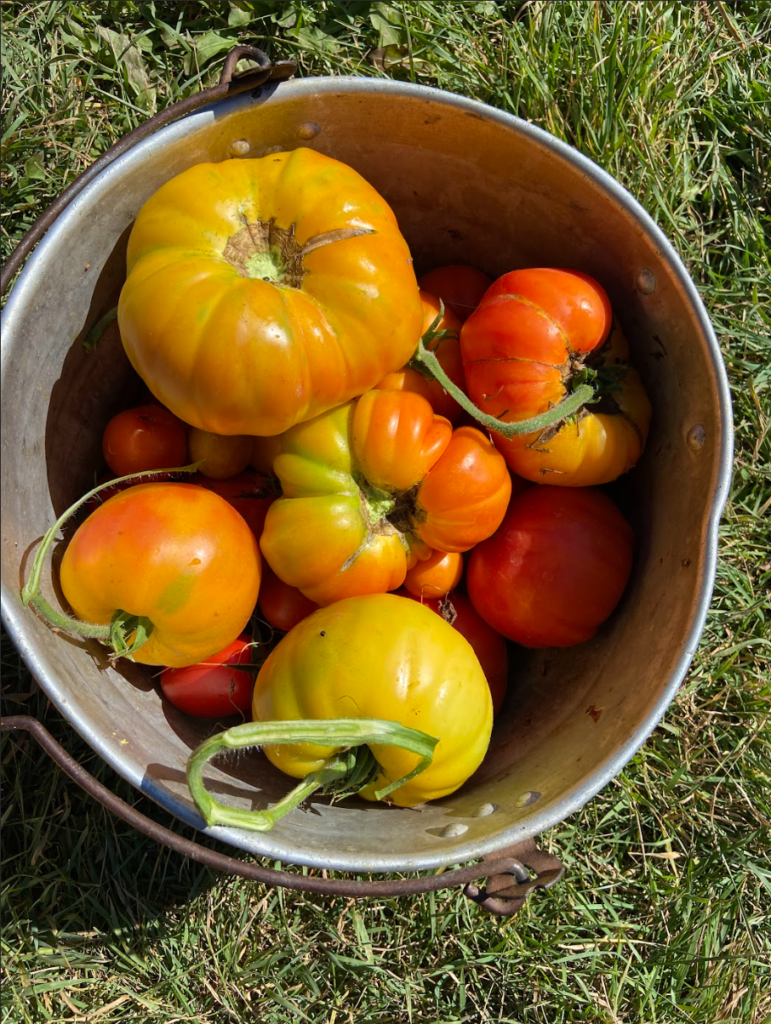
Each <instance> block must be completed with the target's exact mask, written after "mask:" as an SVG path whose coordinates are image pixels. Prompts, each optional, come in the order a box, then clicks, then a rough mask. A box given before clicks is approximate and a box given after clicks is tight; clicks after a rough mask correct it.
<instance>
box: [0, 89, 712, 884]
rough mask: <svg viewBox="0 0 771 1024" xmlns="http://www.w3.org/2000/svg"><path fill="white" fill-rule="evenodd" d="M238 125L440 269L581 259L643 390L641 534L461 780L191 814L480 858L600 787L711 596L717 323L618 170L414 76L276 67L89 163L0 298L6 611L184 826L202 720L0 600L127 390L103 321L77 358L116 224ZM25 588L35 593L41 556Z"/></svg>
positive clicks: (320, 845)
mask: <svg viewBox="0 0 771 1024" xmlns="http://www.w3.org/2000/svg"><path fill="white" fill-rule="evenodd" d="M244 140H245V142H246V143H248V146H249V149H248V152H247V153H246V155H247V156H261V155H264V154H265V153H266V152H269V151H270V150H272V149H276V148H278V149H289V148H294V147H296V146H297V145H308V146H312V147H313V148H316V149H319V150H320V151H322V152H324V153H327V154H328V155H330V156H334V157H336V158H337V159H340V160H342V161H344V162H346V163H348V164H350V165H352V166H353V167H354V168H356V169H357V170H358V171H360V172H361V173H362V174H363V175H364V177H366V178H367V179H368V180H369V181H370V182H371V183H372V184H373V185H374V186H375V187H376V188H377V189H378V190H379V191H380V192H381V193H382V194H383V195H384V197H385V198H386V200H387V201H388V202H389V203H390V204H391V205H392V207H393V209H394V211H395V213H396V215H397V218H398V221H399V224H400V227H401V229H402V232H403V234H404V235H405V237H406V239H407V241H408V243H409V245H410V248H411V251H412V254H413V258H414V261H415V267H416V270H417V272H418V274H420V273H422V272H424V271H426V270H429V269H431V268H432V267H434V266H439V265H443V264H447V263H456V262H457V263H467V264H471V265H474V266H477V267H479V268H481V269H483V270H485V271H486V272H487V273H489V274H490V275H491V276H493V277H496V276H498V275H499V274H501V273H503V272H505V271H508V270H512V269H515V268H518V267H524V266H537V265H541V266H562V267H569V268H574V269H579V270H582V271H584V272H586V273H589V274H591V275H593V276H594V277H596V278H597V279H598V280H599V281H600V282H601V283H602V284H603V285H604V287H605V288H606V290H607V291H608V293H609V295H610V298H611V302H612V304H613V308H614V312H615V314H616V316H617V318H618V319H619V321H620V323H621V326H622V328H623V329H624V331H625V333H626V334H627V336H628V339H629V342H630V346H631V349H632V356H633V361H634V362H635V365H636V366H637V368H638V369H639V370H640V372H641V374H642V377H643V380H644V381H645V384H646V386H647V388H648V391H649V394H650V395H651V398H652V401H653V406H654V414H653V423H652V429H651V435H650V438H649V441H648V445H647V448H646V451H645V454H644V456H643V458H642V460H641V462H640V463H639V465H638V466H637V467H636V468H635V469H634V471H633V472H632V473H631V474H629V475H628V476H627V477H626V478H624V479H622V480H621V481H618V482H617V483H615V484H613V485H611V486H610V487H608V488H606V490H607V492H608V493H609V494H610V495H611V496H612V497H613V498H614V499H615V500H616V501H617V502H618V503H619V505H620V507H621V509H622V511H623V512H624V514H625V515H626V516H627V517H628V518H629V520H630V522H631V523H632V526H633V528H634V531H635V537H636V554H635V566H634V570H633V576H632V580H631V582H630V584H629V586H628V588H627V591H626V593H625V595H624V598H623V599H622V602H621V604H620V605H619V607H618V608H617V610H616V612H615V613H614V614H613V616H612V617H611V619H610V620H609V621H608V622H607V623H605V625H604V626H603V627H601V629H600V630H599V632H598V634H597V636H596V637H595V638H594V639H593V640H591V641H589V642H588V643H585V644H582V645H580V646H578V647H574V648H568V649H564V650H558V649H549V650H543V651H524V650H522V649H516V650H515V651H512V673H511V682H510V687H509V694H508V697H507V701H506V704H505V706H504V709H503V711H502V712H501V714H500V716H499V718H498V719H497V721H496V725H495V729H494V733H493V739H492V743H491V746H490V750H489V752H488V755H487V757H486V759H485V761H484V763H483V765H482V767H481V768H480V769H479V771H478V772H477V774H476V775H475V776H474V778H473V779H471V780H470V781H469V782H468V783H467V784H466V785H465V786H464V787H463V788H462V789H461V790H460V791H458V792H457V793H455V794H453V795H452V796H450V797H447V798H445V799H444V800H441V801H437V802H435V803H432V804H431V805H427V806H425V807H422V808H419V809H412V810H403V809H397V808H392V807H387V806H384V805H376V804H367V803H365V802H363V801H357V800H349V801H346V802H344V803H343V804H338V805H334V806H330V805H329V804H328V803H327V802H326V801H325V800H323V799H320V800H312V801H311V802H310V805H308V806H305V807H304V808H302V809H300V810H298V811H295V812H293V813H292V814H291V815H289V816H288V817H287V818H285V819H284V820H283V821H282V822H281V823H280V824H279V826H278V827H277V828H276V829H275V830H274V831H273V832H270V833H266V834H250V833H246V832H240V831H237V830H231V829H220V828H218V829H213V830H212V834H215V835H220V836H221V837H223V838H224V839H225V840H226V841H227V842H229V843H232V844H234V845H236V846H238V847H240V848H242V849H245V850H249V851H251V852H253V853H257V854H265V855H269V856H272V857H276V858H279V859H281V860H283V861H287V862H290V863H297V864H308V865H312V866H321V867H328V868H339V869H343V870H358V871H394V870H396V871H409V870H414V869H421V868H431V867H436V866H439V865H442V864H448V863H456V862H461V861H464V860H468V859H471V858H474V857H478V856H481V855H482V854H483V853H486V852H490V851H493V850H496V849H500V848H502V847H503V846H506V845H508V844H510V843H513V842H517V841H519V840H521V839H524V838H526V837H528V836H532V835H535V834H536V833H537V832H539V831H542V830H543V829H544V828H546V827H547V826H549V825H551V824H554V823H555V822H557V821H559V820H562V819H563V818H564V817H566V816H567V815H568V814H569V813H571V812H572V811H574V810H576V809H577V808H578V807H580V806H581V805H582V804H583V803H585V802H586V800H588V799H589V798H590V797H591V796H592V795H594V793H596V792H597V791H598V790H599V789H601V788H602V786H603V785H605V784H606V783H607V782H608V781H609V780H610V779H611V778H612V777H613V776H614V775H615V774H617V773H618V771H620V769H621V768H622V767H623V765H624V764H625V763H626V762H627V761H628V760H629V758H630V757H631V756H632V754H633V753H634V751H635V750H636V749H637V748H638V747H639V746H640V744H641V743H642V742H643V741H644V739H645V737H646V736H647V735H648V734H649V733H650V731H651V730H652V729H653V728H654V727H655V725H656V723H657V722H658V720H659V719H660V717H661V715H662V714H663V712H664V710H665V709H666V707H667V705H668V704H669V702H670V701H671V699H672V696H673V695H674V692H675V690H676V689H677V686H678V685H679V683H680V681H681V679H682V677H683V675H684V673H685V671H686V669H687V665H688V662H689V661H690V658H691V656H692V654H693V650H694V649H695V645H696V643H697V641H698V636H699V633H700V631H701V626H702V623H703V617H704V614H705V612H706V604H707V602H708V600H709V594H710V590H711V583H712V577H713V574H714V544H715V531H716V523H717V519H718V517H719V513H720V508H721V507H722V502H723V500H724V497H725V489H726V487H727V463H728V460H729V458H730V457H729V456H728V455H727V452H728V450H729V447H730V436H729V434H730V426H729V417H728V414H727V408H728V407H727V387H726V385H725V383H724V380H723V376H722V374H723V370H722V366H721V364H720V362H719V356H718V355H717V349H716V345H715V343H714V338H713V337H712V335H711V330H710V328H709V324H708V321H707V319H706V315H705V314H704V311H703V309H702V307H701V304H700V303H699V301H698V298H697V297H696V293H695V289H694V288H693V286H692V285H691V283H690V281H689V279H688V277H687V274H686V273H685V271H684V269H683V268H682V266H681V265H680V263H679V261H678V260H677V257H676V256H675V255H674V253H673V251H672V250H671V248H670V247H669V246H668V244H667V243H666V240H665V239H664V237H663V236H662V235H661V233H660V232H659V231H658V230H657V229H656V228H655V227H654V225H653V223H652V222H651V221H650V219H649V218H648V217H647V216H646V215H645V214H644V213H643V212H642V210H641V209H640V208H639V207H638V206H637V205H636V204H635V203H634V201H633V200H632V199H631V198H630V197H629V196H628V195H627V194H626V193H625V192H624V191H623V190H622V189H621V188H620V186H618V185H617V184H616V183H615V182H613V180H612V179H610V178H609V177H608V176H607V175H604V174H603V173H602V172H600V171H598V170H597V169H596V168H594V166H593V165H591V164H589V162H588V161H586V160H584V159H583V158H581V157H579V156H578V155H577V154H575V152H574V151H571V150H569V149H568V148H567V147H566V146H564V145H562V144H560V143H557V142H556V141H555V140H553V139H552V138H551V137H549V136H547V135H546V134H545V133H543V132H540V131H539V130H538V129H534V128H532V127H531V126H529V125H527V124H525V123H524V122H521V121H517V120H516V119H514V118H511V117H508V116H507V115H503V114H500V113H499V112H497V111H493V110H491V109H490V108H485V107H483V106H481V105H480V104H476V103H472V102H470V101H465V100H461V99H459V98H458V97H453V96H449V95H447V94H443V93H439V92H436V91H434V90H428V89H421V88H417V87H410V86H398V85H395V84H394V83H380V82H374V81H371V80H368V81H366V82H364V81H358V80H345V79H320V80H314V79H309V80H303V81H299V82H291V83H284V84H281V85H280V86H278V87H272V88H266V89H263V90H262V91H261V92H260V94H259V95H258V96H256V97H252V96H244V97H237V98H235V99H232V100H228V101H225V102H223V103H220V104H217V105H215V106H213V107H212V108H208V109H206V110H204V111H202V112H200V113H197V114H195V115H192V116H190V117H188V118H185V119H184V120H183V121H182V122H178V123H177V124H175V125H172V126H171V127H169V128H166V129H164V130H162V131H161V132H160V133H158V134H157V135H156V136H154V137H152V138H151V139H149V140H147V141H145V142H144V143H141V144H140V145H139V146H137V147H135V148H134V149H133V150H131V151H130V152H129V153H127V154H126V155H125V156H123V157H121V158H120V159H119V160H118V161H117V162H116V163H115V164H114V165H112V166H111V167H109V168H108V169H107V170H105V171H103V172H102V174H101V175H100V176H99V177H98V178H97V179H96V180H95V181H94V182H93V183H92V184H91V185H90V186H89V187H88V188H87V189H86V190H85V192H84V193H82V194H81V195H80V196H79V197H78V198H77V199H76V200H75V201H74V202H73V204H72V205H71V207H70V208H69V209H68V210H67V211H66V212H65V213H64V214H63V215H62V216H60V217H59V219H58V220H57V222H56V224H55V225H54V227H53V228H52V229H51V230H50V231H49V233H48V235H47V236H46V238H45V239H44V241H43V242H42V243H41V244H40V245H39V247H38V250H37V251H36V253H35V254H34V255H33V256H32V257H31V258H30V260H29V261H28V264H27V267H26V268H25V271H24V272H23V274H22V276H21V277H20V279H19V281H18V282H17V284H16V286H15V288H14V291H13V293H12V295H11V297H10V299H9V301H8V304H7V307H6V312H5V317H4V332H3V333H4V340H3V346H4V348H3V374H4V376H3V413H2V415H3V465H2V474H3V582H4V588H5V597H4V603H5V615H6V620H7V622H8V624H9V629H10V630H11V633H12V635H13V636H14V639H15V640H16V642H17V644H18V646H19V647H20V649H21V651H22V653H23V655H24V657H25V659H26V660H27V662H28V664H29V665H30V667H31V669H32V671H33V672H34V674H35V675H36V676H37V678H38V679H39V680H40V682H41V684H42V685H43V687H44V689H45V690H46V691H47V692H48V694H49V696H50V697H51V698H52V700H54V702H55V703H56V705H57V706H58V707H59V708H60V709H61V710H62V711H63V713H64V714H65V715H66V716H67V718H68V719H69V720H70V721H71V722H72V724H73V725H74V726H75V728H76V729H77V730H78V732H80V733H81V734H82V735H83V736H84V737H85V739H86V740H88V742H90V743H91V744H92V746H94V748H95V749H96V750H98V752H99V753H100V754H101V755H102V756H103V757H104V758H105V759H106V760H107V761H108V762H109V763H110V764H111V765H113V767H115V768H116V769H117V770H118V771H119V772H121V774H123V775H124V776H125V777H127V778H128V779H130V780H131V781H132V782H133V783H134V784H136V785H137V786H139V787H140V788H141V789H142V790H143V791H144V792H146V793H147V794H148V795H150V796H151V797H152V798H154V799H155V800H157V801H158V802H159V803H161V804H162V805H163V806H164V807H166V808H167V809H168V810H169V811H171V812H172V813H174V814H176V815H177V816H178V817H180V818H182V819H184V820H186V821H188V822H189V823H192V824H195V825H199V826H200V825H201V821H200V818H199V816H198V814H197V812H196V810H195V808H194V806H193V805H192V802H191V800H190V797H189V794H188V791H187V786H186V783H185V762H186V760H187V757H188V754H189V752H190V750H191V749H192V748H193V747H194V746H195V745H197V743H199V742H200V740H201V739H203V738H204V736H205V735H207V734H208V732H209V731H210V730H211V723H208V722H200V721H196V720H193V719H190V718H187V717H186V716H184V715H182V714H180V713H178V712H176V711H175V710H174V709H173V708H172V707H171V706H169V705H167V704H166V703H165V702H164V701H163V700H162V698H161V696H160V691H159V688H158V686H157V679H153V678H152V670H147V669H143V668H140V667H138V666H135V665H132V664H128V663H124V664H121V665H120V666H119V667H118V668H110V667H109V666H108V665H107V660H106V658H105V656H104V653H103V650H102V649H101V648H99V646H98V645H97V644H93V645H91V644H88V645H86V644H82V643H79V642H77V641H74V640H69V639H67V638H64V637H62V636H54V635H53V634H52V633H51V632H50V630H49V629H48V627H46V626H45V625H44V624H43V623H42V622H40V621H39V620H38V619H37V618H36V617H35V616H34V615H33V614H32V612H30V611H28V610H25V609H23V608H22V607H21V603H20V601H19V598H18V593H19V589H20V585H21V580H22V574H23V573H24V571H25V570H26V572H28V571H29V565H30V564H31V559H30V554H31V552H33V551H34V548H35V546H36V544H37V542H38V541H39V539H40V538H41V536H42V535H43V533H44V532H45V531H46V530H47V529H48V528H49V527H50V525H51V524H52V523H53V521H54V520H55V518H56V516H57V515H59V514H60V513H61V512H62V511H64V509H65V508H66V507H67V506H68V505H69V504H70V503H71V502H72V501H74V500H75V499H76V498H77V497H78V496H79V495H80V494H82V493H83V492H84V491H85V490H86V489H87V488H88V487H89V486H92V481H93V474H94V469H95V467H96V466H98V465H99V461H100V444H101V434H102V430H103V428H104V426H105V424H106V423H107V421H108V420H109V419H110V417H111V416H112V415H114V413H115V411H116V410H117V409H118V408H124V407H128V406H130V405H132V404H134V403H135V401H136V400H137V399H138V397H139V395H140V393H141V389H140V388H139V387H138V384H137V380H136V378H135V377H134V375H133V372H132V371H131V369H130V366H129V364H128V360H127V358H126V357H125V355H124V353H123V350H122V347H121V345H120V339H119V337H118V333H117V329H116V327H115V326H113V327H111V328H109V329H108V331H107V332H106V333H105V334H104V336H103V337H102V339H101V341H100V342H99V344H98V346H97V347H96V349H95V350H94V351H92V352H88V351H86V349H85V348H84V346H83V344H82V339H83V337H84V335H85V333H86V332H87V331H88V329H89V328H90V327H91V326H93V324H94V323H95V322H96V321H97V320H98V319H99V318H100V317H101V315H102V314H103V313H104V312H106V311H107V310H108V309H110V308H111V307H112V306H114V305H115V303H116V301H117V296H118V293H119V290H120V286H121V283H122V280H123V276H124V273H125V247H126V241H127V237H128V232H129V230H130V226H131V223H132V222H133V219H134V217H135V216H136V213H137V211H138V210H139V208H140V206H141V205H142V203H143V202H144V201H145V200H146V199H147V198H148V197H149V196H150V195H151V194H152V193H153V192H154V191H155V190H156V189H157V188H158V187H159V186H160V185H161V184H162V183H163V182H164V181H166V180H168V178H170V177H172V176H173V175H174V174H176V173H179V172H180V171H182V170H183V169H185V168H186V167H188V166H191V165H192V164H194V163H198V162H200V161H202V160H215V161H217V160H222V159H224V158H226V157H227V156H228V155H229V152H230V151H231V149H230V147H232V144H233V143H234V142H236V141H239V142H240V143H243V141H244ZM240 148H241V150H243V144H241V145H240ZM641 272H642V273H641ZM651 281H652V282H653V284H654V287H653V289H652V290H651V289H650V283H651ZM641 282H642V283H643V287H641ZM57 554H58V552H55V554H54V564H55V563H56V559H57ZM44 585H45V587H46V588H48V593H50V592H51V588H52V586H53V581H52V579H51V578H50V577H49V576H48V575H46V577H45V584H44ZM207 778H208V780H209V783H208V784H209V787H210V789H211V790H212V792H213V793H215V794H218V795H219V796H220V797H221V798H222V799H224V800H226V801H228V802H231V803H232V804H233V805H235V806H240V807H251V806H255V807H265V806H268V805H269V804H270V803H271V802H273V801H274V800H276V799H277V798H278V797H279V796H281V795H282V794H283V793H284V792H286V789H287V788H288V780H287V779H286V777H284V776H283V775H281V774H280V773H279V772H278V771H276V770H275V769H274V768H272V766H271V765H270V764H269V763H268V762H267V761H266V760H265V759H264V758H262V757H261V756H260V755H254V756H242V757H240V758H239V759H238V760H237V761H233V762H231V763H224V764H218V766H216V767H214V766H210V768H209V769H208V774H207Z"/></svg>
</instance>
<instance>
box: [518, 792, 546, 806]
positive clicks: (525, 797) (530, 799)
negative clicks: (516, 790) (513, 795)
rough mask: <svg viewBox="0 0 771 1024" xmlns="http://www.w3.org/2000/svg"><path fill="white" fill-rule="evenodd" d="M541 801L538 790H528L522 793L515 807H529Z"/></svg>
mask: <svg viewBox="0 0 771 1024" xmlns="http://www.w3.org/2000/svg"><path fill="white" fill-rule="evenodd" d="M540 799H541V794H540V793H539V792H538V790H535V789H529V790H528V791H527V792H526V793H522V794H521V796H518V797H517V799H516V805H517V807H529V806H530V805H531V804H534V803H536V802H537V801H538V800H540Z"/></svg>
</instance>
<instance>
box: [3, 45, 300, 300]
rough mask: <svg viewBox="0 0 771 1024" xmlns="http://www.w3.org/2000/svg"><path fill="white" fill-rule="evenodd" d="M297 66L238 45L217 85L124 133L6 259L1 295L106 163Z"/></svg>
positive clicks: (282, 76) (286, 74)
mask: <svg viewBox="0 0 771 1024" xmlns="http://www.w3.org/2000/svg"><path fill="white" fill-rule="evenodd" d="M241 60H252V61H254V62H255V63H256V64H257V67H256V68H249V69H248V70H247V71H244V72H242V73H240V74H236V65H237V64H238V62H239V61H241ZM296 70H297V63H296V61H294V60H279V61H272V60H271V59H270V58H269V57H268V55H267V54H265V53H263V51H262V50H258V49H257V47H256V46H234V47H233V49H232V50H230V51H229V53H228V55H227V57H226V58H225V64H224V66H223V68H222V74H221V75H220V80H219V82H217V84H216V85H213V86H211V87H210V88H208V89H201V90H200V91H199V92H196V93H193V95H192V96H186V97H185V98H184V99H181V100H178V101H177V102H176V103H172V104H171V106H169V107H166V108H165V109H164V110H161V111H159V112H158V113H157V114H155V115H153V117H150V118H148V119H147V121H143V122H142V124H140V125H137V127H136V128H134V129H133V131H130V132H129V133H128V135H124V136H123V137H122V138H121V139H119V140H118V141H117V142H116V143H115V144H114V145H112V146H110V148H109V149H106V150H105V151H104V153H102V155H101V156H100V157H98V158H97V159H96V160H95V161H94V162H93V163H92V164H91V165H90V166H89V167H87V168H86V170H85V171H83V173H82V174H79V175H78V177H77V178H75V180H74V181H73V182H71V183H70V184H69V185H68V186H67V188H66V189H65V190H64V191H63V192H62V193H61V195H60V196H59V197H58V198H57V199H55V200H54V202H53V203H51V205H50V206H49V207H48V209H47V210H46V211H45V212H44V213H43V214H41V216H40V217H38V219H37V220H36V221H35V223H34V224H33V225H32V227H31V228H30V229H29V231H27V233H26V234H25V235H24V237H23V238H22V239H21V241H20V242H19V244H18V245H17V246H16V248H15V249H14V250H13V252H12V253H11V255H10V256H9V257H8V259H7V260H6V261H5V264H4V265H3V269H2V274H0V295H4V294H5V292H6V290H7V289H8V286H9V285H10V283H11V281H12V280H13V279H14V277H15V276H16V274H17V272H18V270H19V269H20V267H21V265H22V263H23V262H24V260H25V259H26V258H27V256H29V254H30V253H31V252H32V250H33V249H34V247H35V246H36V245H37V243H38V242H39V241H40V239H41V238H42V237H43V235H44V234H45V233H46V231H48V229H49V228H50V227H51V225H52V224H53V223H54V221H55V220H56V218H57V217H58V216H59V214H60V213H61V212H62V211H63V210H64V209H65V208H66V207H67V206H69V204H70V203H71V202H72V200H73V199H74V198H75V197H76V196H77V195H79V194H80V192H82V191H83V189H84V188H85V187H86V185H88V184H89V183H90V182H91V181H93V179H94V178H95V177H96V176H97V174H99V173H101V171H103V170H104V169H105V167H109V165H110V164H111V163H113V161H115V160H117V159H118V157H120V156H123V154H124V153H126V152H127V151H128V150H129V149H131V148H132V147H133V146H135V145H136V144H137V143H138V142H142V141H143V140H144V139H146V138H148V137H149V136H150V135H153V134H154V133H155V132H157V131H158V130H159V129H160V128H165V127H166V125H168V124H171V123H172V122H173V121H177V120H179V118H180V117H184V116H185V115H186V114H191V113H192V112H193V111H194V110H198V108H199V107H203V106H206V104H207V103H213V102H214V101H215V100H221V99H225V97H227V96H235V95H237V94H238V93H242V92H247V91H248V90H250V89H259V88H260V87H261V86H263V85H265V83H266V82H277V81H283V80H284V79H285V78H291V76H292V75H293V74H294V73H295V72H296Z"/></svg>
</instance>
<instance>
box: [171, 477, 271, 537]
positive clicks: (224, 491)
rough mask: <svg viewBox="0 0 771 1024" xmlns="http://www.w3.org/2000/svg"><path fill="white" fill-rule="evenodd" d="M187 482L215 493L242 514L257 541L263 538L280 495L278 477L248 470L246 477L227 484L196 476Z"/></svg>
mask: <svg viewBox="0 0 771 1024" xmlns="http://www.w3.org/2000/svg"><path fill="white" fill-rule="evenodd" d="M187 482H188V483H191V484H198V486H199V487H205V488H206V490H207V491H214V493H215V494H219V496H220V497H221V498H224V499H225V501H227V502H228V503H229V504H230V505H232V506H233V508H234V509H235V510H236V512H240V513H241V515H242V516H243V517H244V519H245V520H246V523H247V526H248V527H249V529H250V530H251V531H252V533H253V534H254V536H255V537H256V538H257V540H259V539H260V536H261V535H262V529H263V527H264V526H265V516H266V515H267V514H268V509H269V508H270V506H271V505H272V504H273V502H274V501H275V500H276V498H277V497H278V496H279V493H280V491H279V487H278V484H277V482H276V479H275V477H270V476H265V475H264V474H263V473H258V472H257V471H256V470H253V469H245V470H244V471H243V473H239V474H238V475H237V476H231V477H230V479H228V480H212V479H210V478H209V477H206V476H203V475H202V474H200V473H196V474H194V475H193V476H191V477H189V478H188V480H187Z"/></svg>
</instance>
